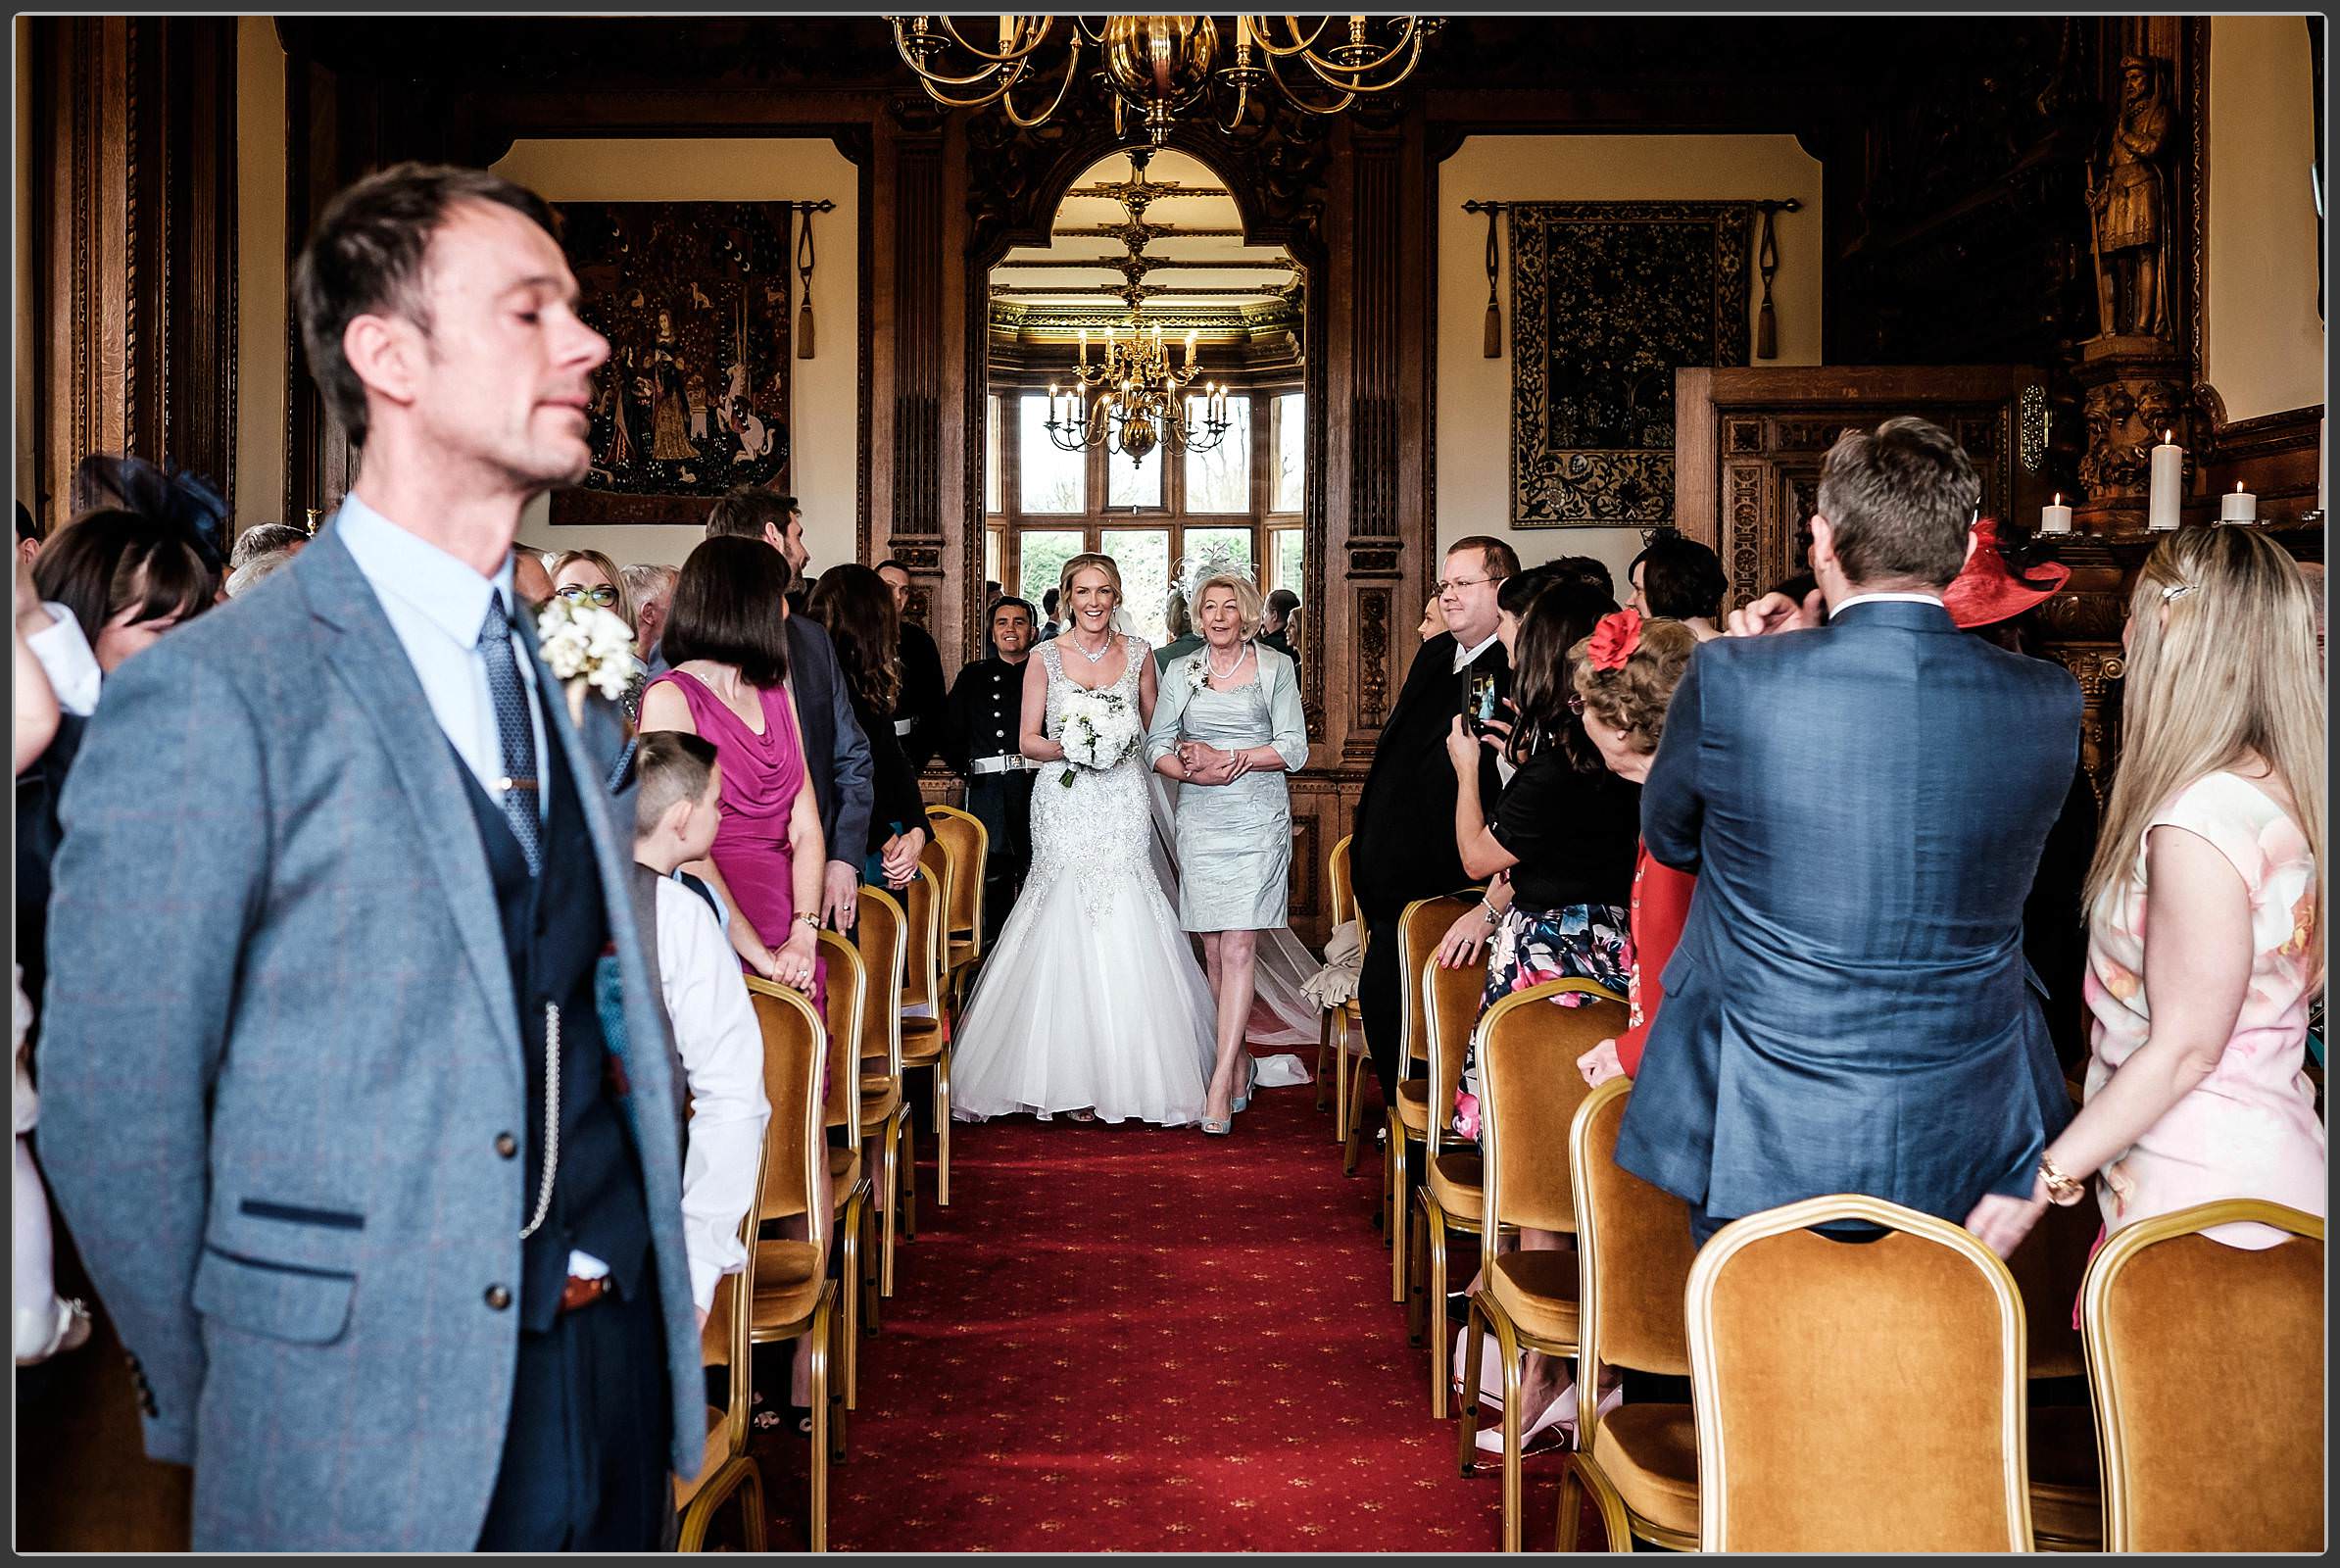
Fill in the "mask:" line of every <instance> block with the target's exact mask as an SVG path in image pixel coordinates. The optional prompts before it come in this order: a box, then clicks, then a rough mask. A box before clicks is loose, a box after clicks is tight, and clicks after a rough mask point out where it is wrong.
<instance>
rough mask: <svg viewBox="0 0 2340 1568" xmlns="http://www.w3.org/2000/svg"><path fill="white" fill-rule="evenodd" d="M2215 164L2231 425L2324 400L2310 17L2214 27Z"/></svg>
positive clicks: (2219, 294) (2210, 324)
mask: <svg viewBox="0 0 2340 1568" xmlns="http://www.w3.org/2000/svg"><path fill="white" fill-rule="evenodd" d="M2209 155H2210V278H2209V290H2208V292H2209V295H2210V299H2209V314H2208V315H2207V317H2206V318H2205V319H2204V324H2205V327H2206V328H2207V330H2206V332H2205V334H2204V335H2205V337H2206V339H2207V341H2206V343H2205V345H2204V355H2205V358H2207V359H2208V360H2209V361H2210V364H2209V365H2208V367H2206V369H2207V371H2208V377H2207V378H2208V380H2209V381H2210V384H2211V385H2212V386H2215V387H2217V388H2218V396H2219V397H2220V398H2221V399H2222V400H2223V401H2224V403H2225V405H2226V417H2227V418H2228V419H2230V420H2231V419H2249V418H2254V417H2258V416H2260V415H2263V414H2283V413H2287V412H2289V411H2290V410H2293V409H2303V408H2307V407H2309V406H2311V405H2314V404H2318V403H2321V402H2323V394H2324V358H2323V356H2324V343H2323V340H2324V328H2323V323H2322V322H2321V321H2319V320H2317V319H2316V201H2315V196H2314V192H2313V188H2312V186H2311V185H2310V175H2311V172H2313V170H2314V168H2315V163H2316V99H2315V77H2314V75H2313V73H2312V71H2311V62H2310V59H2309V43H2308V25H2307V23H2306V21H2305V20H2304V19H2303V18H2301V17H2299V16H2296V15H2294V16H2286V17H2213V18H2212V19H2211V22H2210V147H2209ZM2325 175H2326V177H2327V178H2328V177H2329V176H2330V170H2329V169H2328V168H2327V169H2326V170H2325Z"/></svg>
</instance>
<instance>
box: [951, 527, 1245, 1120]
mask: <svg viewBox="0 0 2340 1568" xmlns="http://www.w3.org/2000/svg"><path fill="white" fill-rule="evenodd" d="M1059 598H1060V601H1061V609H1062V611H1063V613H1065V615H1066V616H1067V618H1068V625H1067V629H1066V630H1065V632H1064V633H1063V635H1061V636H1059V637H1056V638H1053V639H1051V640H1050V641H1048V642H1045V643H1043V644H1041V645H1040V647H1039V649H1038V650H1036V652H1035V657H1034V658H1033V659H1032V660H1031V661H1030V662H1028V663H1027V664H1026V666H1025V676H1024V722H1023V735H1022V737H1021V741H1022V745H1021V750H1022V752H1023V755H1024V756H1025V757H1027V758H1030V759H1031V760H1033V761H1034V762H1035V763H1037V764H1039V765H1038V766H1037V768H1036V772H1037V775H1038V776H1037V777H1036V779H1035V780H1034V783H1033V787H1032V869H1031V872H1030V874H1029V875H1028V876H1027V877H1026V879H1025V882H1024V890H1023V892H1022V894H1021V895H1020V896H1019V897H1018V898H1017V899H1016V903H1015V909H1014V912H1013V913H1011V914H1010V915H1009V916H1008V917H1007V924H1006V926H1005V927H1004V928H1003V929H1002V930H1001V931H1000V933H999V941H998V943H997V944H996V945H995V946H994V947H993V949H992V952H991V954H990V956H988V957H987V958H986V959H985V961H984V964H983V970H982V973H981V975H980V976H979V977H978V978H977V980H976V982H975V991H974V994H973V995H972V996H971V997H969V998H968V1000H967V1006H966V1010H965V1012H964V1013H963V1014H962V1015H961V1017H960V1020H959V1028H958V1039H957V1044H956V1046H955V1048H954V1050H953V1056H954V1058H955V1060H954V1065H953V1067H952V1072H951V1077H952V1079H953V1082H952V1084H951V1114H952V1115H953V1116H955V1117H963V1118H965V1119H969V1120H975V1119H980V1118H982V1117H986V1116H1001V1115H1008V1114H1012V1113H1014V1112H1017V1111H1030V1112H1033V1113H1036V1114H1038V1115H1041V1116H1043V1117H1047V1116H1051V1115H1056V1114H1061V1113H1070V1114H1071V1115H1072V1117H1073V1119H1075V1120H1082V1121H1085V1120H1088V1119H1090V1118H1091V1117H1092V1116H1093V1115H1094V1116H1095V1117H1096V1118H1097V1119H1100V1120H1103V1121H1108V1122H1119V1121H1126V1120H1132V1119H1135V1120H1139V1121H1147V1122H1154V1123H1157V1124H1159V1125H1161V1126H1165V1127H1178V1126H1184V1125H1186V1124H1188V1123H1190V1122H1196V1121H1199V1120H1200V1119H1201V1117H1202V1108H1203V1099H1204V1095H1205V1092H1206V1091H1207V1089H1208V1087H1209V1078H1210V1072H1211V1067H1212V1063H1213V1061H1214V1058H1215V1055H1216V1046H1215V1039H1216V1036H1217V1033H1218V1021H1217V1006H1216V1005H1215V1004H1214V1003H1213V1001H1212V999H1211V994H1210V986H1209V984H1208V982H1207V981H1205V980H1204V978H1203V974H1202V969H1201V966H1200V965H1199V964H1198V963H1196V962H1195V959H1194V949H1193V947H1192V945H1191V944H1190V943H1189V941H1188V939H1187V934H1186V932H1185V931H1184V930H1183V929H1182V928H1181V927H1180V925H1179V921H1178V911H1177V909H1176V908H1175V907H1172V905H1171V904H1170V902H1169V900H1168V899H1166V898H1165V897H1164V896H1163V893H1162V884H1161V881H1160V880H1159V878H1158V877H1157V876H1156V875H1155V872H1154V867H1153V860H1152V839H1153V816H1152V806H1151V795H1150V786H1149V784H1148V782H1147V781H1148V780H1149V779H1150V777H1151V776H1152V775H1151V773H1150V772H1149V770H1148V768H1147V766H1146V756H1145V748H1144V746H1143V745H1142V744H1140V743H1139V740H1140V738H1141V737H1142V736H1143V735H1144V733H1145V728H1146V720H1147V719H1149V718H1150V717H1151V716H1152V710H1153V697H1154V665H1153V659H1152V657H1151V655H1150V653H1149V651H1148V650H1147V648H1146V644H1145V642H1144V641H1142V640H1141V639H1139V638H1136V637H1131V636H1127V635H1124V634H1122V633H1120V632H1118V631H1116V630H1115V625H1114V612H1115V611H1116V610H1117V609H1118V608H1119V607H1120V603H1121V573H1120V570H1119V568H1118V567H1116V566H1115V565H1114V564H1113V562H1112V560H1111V559H1110V558H1109V557H1105V556H1099V555H1083V556H1075V557H1074V558H1073V559H1072V560H1071V561H1068V562H1066V563H1065V566H1064V575H1063V579H1062V588H1061V591H1060V594H1059ZM1085 693H1099V694H1105V695H1104V698H1103V701H1102V702H1101V703H1098V702H1094V701H1092V700H1091V699H1089V698H1087V697H1085V696H1084V695H1083V694H1085ZM1100 708H1101V709H1106V710H1110V711H1112V712H1113V713H1114V714H1115V715H1116V716H1117V717H1118V716H1120V715H1126V719H1127V723H1126V725H1124V724H1121V723H1118V722H1113V723H1103V724H1099V725H1097V729H1098V730H1099V731H1100V732H1101V731H1106V730H1110V731H1111V732H1112V738H1113V739H1118V737H1119V735H1120V734H1121V733H1122V732H1124V731H1126V732H1127V733H1128V735H1129V736H1130V744H1129V746H1128V748H1127V749H1126V750H1125V751H1123V752H1121V753H1120V755H1119V756H1118V758H1112V757H1105V758H1098V757H1097V756H1096V748H1095V747H1094V746H1093V745H1090V744H1086V736H1085V734H1084V733H1083V732H1082V720H1081V716H1080V715H1081V714H1082V713H1083V712H1085V711H1091V710H1097V709H1100ZM1068 711H1069V712H1070V713H1071V714H1072V715H1073V724H1074V729H1075V735H1074V736H1073V737H1072V741H1073V745H1072V751H1073V754H1074V757H1075V758H1076V759H1086V760H1104V761H1109V762H1110V765H1109V766H1103V767H1094V766H1089V765H1085V761H1084V762H1083V763H1082V764H1081V765H1076V763H1075V762H1074V761H1068V760H1066V745H1065V741H1066V739H1067V737H1066V734H1065V730H1066V723H1067V716H1068Z"/></svg>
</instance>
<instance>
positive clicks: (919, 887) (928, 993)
mask: <svg viewBox="0 0 2340 1568" xmlns="http://www.w3.org/2000/svg"><path fill="white" fill-rule="evenodd" d="M928 848H929V849H931V848H933V846H932V845H929V846H928ZM947 902H948V894H947V893H946V891H945V887H944V882H943V873H942V872H941V871H939V870H937V869H936V868H935V867H934V866H933V865H931V864H927V863H925V862H923V861H922V862H921V863H920V864H919V866H918V874H917V875H916V876H914V877H912V878H911V879H910V885H909V886H908V887H906V888H904V889H902V1005H903V1006H905V1007H915V1006H921V1005H926V1004H928V1003H934V1002H937V1001H938V1000H939V999H938V995H937V993H938V987H937V986H936V983H935V981H936V977H937V973H938V969H939V966H940V965H941V963H942V961H943V907H944V905H945V904H946V903H947Z"/></svg>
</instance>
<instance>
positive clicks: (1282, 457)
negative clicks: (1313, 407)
mask: <svg viewBox="0 0 2340 1568" xmlns="http://www.w3.org/2000/svg"><path fill="white" fill-rule="evenodd" d="M1306 413H1307V411H1306V407H1305V405H1304V404H1303V402H1302V394H1300V393H1298V392H1286V393H1284V394H1282V395H1281V396H1279V397H1278V398H1277V399H1276V449H1275V451H1276V472H1275V476H1274V477H1275V481H1276V482H1275V485H1274V486H1273V488H1272V489H1271V490H1270V492H1269V496H1268V510H1269V511H1270V512H1297V511H1299V510H1300V495H1301V489H1300V481H1301V479H1302V477H1303V475H1304V472H1305V469H1306V466H1307V462H1308V420H1307V417H1306Z"/></svg>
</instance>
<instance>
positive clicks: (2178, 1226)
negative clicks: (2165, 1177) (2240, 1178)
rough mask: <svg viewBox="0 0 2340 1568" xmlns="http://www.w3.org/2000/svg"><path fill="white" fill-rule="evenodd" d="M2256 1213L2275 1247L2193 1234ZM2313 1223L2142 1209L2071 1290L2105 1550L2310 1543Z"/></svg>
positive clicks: (2318, 1231) (2315, 1335) (2248, 1209)
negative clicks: (2278, 1237)
mask: <svg viewBox="0 0 2340 1568" xmlns="http://www.w3.org/2000/svg"><path fill="white" fill-rule="evenodd" d="M2243 1221H2253V1222H2256V1223H2258V1224H2262V1225H2271V1226H2273V1227H2274V1228H2275V1229H2277V1230H2279V1231H2286V1232H2288V1233H2290V1234H2289V1237H2288V1238H2287V1239H2286V1240H2284V1241H2283V1242H2281V1243H2279V1244H2278V1245H2276V1246H2273V1247H2268V1248H2260V1249H2251V1248H2242V1247H2229V1246H2227V1245H2225V1244H2224V1243H2223V1242H2219V1241H2214V1240H2213V1239H2211V1238H2210V1237H2208V1236H2205V1235H2204V1234H2202V1233H2203V1232H2204V1231H2206V1230H2208V1229H2209V1228H2210V1227H2212V1226H2214V1225H2229V1224H2235V1223H2238V1222H2243ZM2323 1268H2324V1254H2323V1221H2322V1220H2320V1219H2318V1218H2316V1216H2315V1215H2313V1214H2307V1213H2303V1212H2301V1211H2300V1210H2298V1209H2296V1208H2285V1207H2283V1206H2281V1205H2279V1204H2275V1203H2268V1202H2261V1201H2244V1200H2229V1201H2224V1202H2218V1203H2203V1204H2200V1205H2198V1206H2196V1207H2193V1208H2187V1209H2180V1210H2178V1211H2177V1212H2176V1213H2173V1214H2162V1215H2157V1216H2155V1217H2153V1218H2151V1219H2142V1220H2139V1221H2137V1222H2136V1223H2135V1224H2133V1225H2130V1226H2128V1227H2126V1228H2125V1229H2123V1230H2122V1231H2121V1233H2120V1234H2119V1235H2117V1236H2115V1237H2114V1238H2113V1239H2112V1240H2111V1241H2109V1242H2107V1243H2106V1244H2105V1247H2104V1250H2102V1251H2100V1252H2098V1253H2097V1254H2096V1260H2095V1262H2093V1263H2092V1264H2090V1265H2089V1268H2088V1277H2087V1283H2086V1285H2085V1286H2084V1287H2083V1289H2082V1291H2081V1295H2080V1332H2081V1337H2082V1339H2083V1340H2084V1341H2085V1342H2086V1345H2087V1349H2088V1386H2089V1392H2090V1394H2091V1396H2092V1397H2093V1398H2094V1400H2095V1403H2096V1443H2097V1452H2098V1454H2099V1456H2100V1457H2101V1459H2102V1461H2103V1466H2104V1489H2105V1549H2106V1550H2107V1551H2205V1552H2213V1551H2215V1552H2229V1551H2318V1550H2320V1549H2322V1546H2323V1544H2324V1537H2323V1459H2324V1453H2323V1433H2324V1420H2323V1278H2324V1276H2323Z"/></svg>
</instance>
